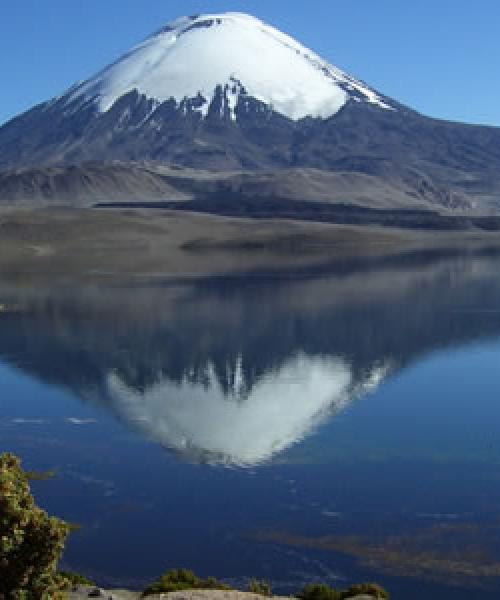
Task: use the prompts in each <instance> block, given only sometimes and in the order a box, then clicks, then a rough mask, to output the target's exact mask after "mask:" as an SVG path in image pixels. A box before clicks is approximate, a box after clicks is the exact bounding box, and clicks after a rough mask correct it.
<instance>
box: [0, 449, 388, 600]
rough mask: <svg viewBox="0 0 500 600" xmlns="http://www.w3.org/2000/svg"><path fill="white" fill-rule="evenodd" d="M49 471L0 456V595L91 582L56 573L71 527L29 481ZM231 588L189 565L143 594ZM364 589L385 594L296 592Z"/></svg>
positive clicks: (24, 595) (335, 599)
mask: <svg viewBox="0 0 500 600" xmlns="http://www.w3.org/2000/svg"><path fill="white" fill-rule="evenodd" d="M51 475H52V474H47V473H45V474H41V475H40V476H38V475H37V474H34V473H31V472H27V471H25V470H24V469H23V468H22V466H21V461H20V459H19V458H17V457H16V456H14V455H13V454H9V453H4V454H1V455H0V600H58V599H62V598H64V597H65V596H66V592H67V591H68V590H69V589H70V588H71V587H72V586H76V585H84V586H90V585H94V583H93V582H92V581H90V580H89V579H87V577H84V576H83V575H79V574H77V573H70V572H62V571H61V572H58V571H57V565H58V562H59V559H60V557H61V554H62V552H63V550H64V545H65V542H66V539H67V537H68V535H69V533H70V532H71V530H72V529H74V526H72V525H70V524H69V523H66V522H65V521H62V520H61V519H58V518H57V517H51V516H49V515H48V514H47V512H46V511H44V510H43V509H41V508H40V507H38V506H37V505H36V502H35V499H34V498H33V495H32V494H31V490H30V481H31V480H33V479H45V478H47V477H48V476H51ZM191 589H200V590H201V589H203V590H225V591H227V590H231V589H233V588H231V587H230V586H229V585H227V584H226V583H223V582H221V581H219V580H218V579H215V578H214V577H208V578H207V579H200V578H199V577H197V576H196V575H195V574H194V573H193V572H192V571H189V570H187V569H175V570H172V571H168V572H167V573H165V574H164V575H162V576H161V577H160V578H159V579H158V580H157V581H155V582H154V583H152V584H151V585H149V586H148V587H147V588H146V589H145V590H144V592H143V594H142V595H143V596H150V595H153V594H161V593H168V592H176V591H182V590H191ZM248 590H249V591H250V592H253V593H255V594H260V595H261V596H271V594H272V590H271V585H270V583H269V582H267V581H264V580H259V579H252V580H251V581H250V583H249V585H248ZM359 594H365V595H368V596H371V597H372V598H376V599H378V600H386V599H387V598H389V595H388V594H387V592H386V591H385V590H384V589H383V588H381V587H380V586H378V585H377V584H372V583H370V584H361V585H355V586H352V587H351V588H349V589H348V590H346V591H343V592H338V591H336V590H334V589H333V588H331V587H329V586H327V585H325V584H312V585H309V586H307V587H305V588H304V590H303V591H302V592H301V593H300V594H298V595H297V596H298V598H300V599H301V600H347V599H348V598H353V597H355V596H356V595H359Z"/></svg>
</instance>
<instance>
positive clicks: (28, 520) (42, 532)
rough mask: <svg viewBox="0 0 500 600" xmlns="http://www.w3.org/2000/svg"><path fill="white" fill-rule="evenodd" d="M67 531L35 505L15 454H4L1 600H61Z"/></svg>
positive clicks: (0, 459) (0, 465)
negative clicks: (61, 566)
mask: <svg viewBox="0 0 500 600" xmlns="http://www.w3.org/2000/svg"><path fill="white" fill-rule="evenodd" d="M68 533H69V526H68V524H67V523H65V522H64V521H61V520H60V519H57V518H55V517H49V515H48V514H47V513H46V512H45V511H44V510H42V509H41V508H39V507H38V506H36V504H35V500H34V498H33V496H32V495H31V491H30V485H29V477H28V474H27V473H26V472H25V471H24V470H23V469H22V467H21V461H20V460H19V459H18V458H17V457H15V456H14V455H12V454H8V453H5V454H1V455H0V598H2V597H4V598H9V600H10V599H12V600H18V599H19V600H25V599H34V600H35V599H37V600H38V599H41V598H43V599H44V598H49V597H51V598H57V597H58V596H59V594H60V592H61V589H62V588H63V587H64V586H65V583H64V581H63V580H62V578H61V577H59V576H58V575H57V573H56V567H57V562H58V560H59V558H60V555H61V553H62V551H63V548H64V543H65V541H66V537H67V535H68Z"/></svg>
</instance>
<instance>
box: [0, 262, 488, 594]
mask: <svg viewBox="0 0 500 600" xmlns="http://www.w3.org/2000/svg"><path fill="white" fill-rule="evenodd" d="M499 269H500V259H499V258H498V257H496V256H495V255H490V254H489V253H484V254H478V255H471V254H469V255H466V256H456V255H446V254H444V255H442V256H440V255H435V254H433V255H432V256H431V257H428V256H425V255H424V256H413V257H406V258H405V259H404V260H403V261H397V260H396V261H394V262H391V261H389V262H388V263H381V264H370V265H368V264H367V265H363V264H352V265H346V266H345V267H344V268H342V269H340V270H339V269H338V268H337V269H332V270H331V272H329V271H328V270H323V271H322V272H320V273H319V272H318V273H302V274H290V275H289V276H286V277H283V276H282V277H278V276H267V277H255V276H254V277H251V278H250V277H246V278H245V277H243V278H231V279H230V278H228V279H224V278H219V279H217V280H209V281H201V282H190V283H186V284H182V283H179V282H177V283H175V284H169V283H168V282H165V284H162V285H157V284H155V285H151V286H147V285H143V286H136V287H126V286H124V287H116V286H115V287H112V286H101V287H81V288H79V287H72V288H57V289H56V288H53V287H50V286H47V287H46V288H44V287H43V286H38V287H37V288H30V287H29V286H25V287H23V288H20V287H19V286H14V285H12V284H8V283H7V282H5V283H3V284H1V285H0V304H4V305H5V306H6V308H5V309H4V310H3V312H1V313H0V436H1V447H0V449H1V450H8V451H12V452H15V453H16V454H19V455H20V456H21V457H22V459H23V462H24V465H25V466H26V468H29V469H36V470H46V469H53V470H55V471H56V472H57V475H56V477H55V478H53V479H51V480H49V481H45V482H36V483H35V484H34V485H33V488H34V492H35V494H36V497H37V499H38V501H39V502H40V503H41V504H42V505H43V506H45V507H46V508H47V509H48V510H49V511H50V512H51V513H54V514H57V515H59V516H62V517H64V518H66V519H67V520H69V521H71V522H73V523H78V524H80V525H81V526H82V528H81V529H80V530H79V531H77V532H75V533H73V534H72V536H71V538H70V541H69V543H68V547H67V550H66V553H65V555H64V561H63V562H64V565H63V566H64V567H65V568H67V569H71V570H76V571H80V572H83V573H85V574H87V575H89V576H92V577H94V578H96V579H97V580H98V582H99V583H101V584H102V585H120V586H131V587H137V588H140V587H141V586H143V585H144V584H145V583H147V582H149V581H150V580H151V579H154V578H155V577H157V576H158V575H159V574H161V573H162V572H163V571H164V570H166V569H168V568H173V567H189V568H191V569H193V570H195V571H196V572H197V573H199V574H200V575H201V576H207V575H215V576H217V577H219V578H222V579H225V580H228V581H229V582H231V583H233V584H235V585H238V586H243V585H245V582H246V581H247V580H248V579H249V578H252V577H259V578H265V579H269V580H270V581H271V582H272V584H273V588H274V589H275V590H276V591H278V592H284V593H288V592H293V591H297V590H298V589H300V587H301V586H303V585H304V584H305V583H308V582H311V581H315V580H320V581H325V582H328V583H330V584H332V585H334V586H338V587H346V586H347V585H349V584H350V583H352V582H356V581H363V580H376V581H379V582H380V583H382V584H383V585H385V586H386V587H387V588H389V589H390V590H391V591H392V592H393V596H394V597H396V598H398V597H401V598H405V599H409V600H412V599H413V598H415V599H417V598H422V597H423V594H427V597H432V598H447V597H450V598H451V597H453V598H454V599H455V598H471V597H475V595H479V594H480V593H482V594H484V597H492V598H496V597H498V593H499V592H500V535H499V533H500V508H499V506H500V504H499V502H498V498H499V496H500V469H499V465H500V428H499V425H498V424H499V423H500V402H499V390H500V362H499V358H500V277H499V276H498V275H497V273H499V272H500V270H499ZM482 597H483V596H482Z"/></svg>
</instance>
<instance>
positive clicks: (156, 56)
mask: <svg viewBox="0 0 500 600" xmlns="http://www.w3.org/2000/svg"><path fill="white" fill-rule="evenodd" d="M235 83H237V84H239V85H238V86H237V87H236V88H235V87H234V84H235ZM226 86H227V87H228V88H229V89H230V90H233V91H231V92H230V93H229V98H228V101H229V105H230V110H231V115H232V117H233V118H236V117H235V108H236V105H237V102H238V99H239V96H240V95H241V94H242V93H245V94H247V95H248V96H251V97H253V98H255V99H257V100H259V101H260V102H262V103H264V104H266V105H268V106H270V107H272V109H273V110H275V111H276V112H278V113H281V114H282V115H284V116H286V117H288V118H290V119H293V120H298V119H301V118H303V117H306V116H312V117H321V118H328V117H330V116H332V115H334V114H335V113H337V112H338V111H339V110H340V109H341V108H342V106H344V104H345V103H346V102H347V101H348V100H349V99H350V98H351V99H354V100H356V101H358V102H368V103H373V104H377V105H379V106H381V107H383V108H390V106H389V105H388V104H386V103H385V101H384V100H382V98H381V97H380V96H379V95H378V94H377V93H376V92H375V91H374V90H372V89H370V88H369V87H367V86H366V85H365V84H363V83H362V82H360V81H357V80H356V79H354V78H352V77H350V76H349V75H347V74H346V73H344V72H343V71H341V70H340V69H338V68H337V67H335V66H333V65H331V64H330V63H328V62H327V61H325V60H323V59H322V58H321V57H320V56H318V55H317V54H315V53H314V52H313V51H312V50H310V49H308V48H306V47H305V46H303V45H302V44H300V43H299V42H297V41H296V40H294V39H293V38H292V37H290V36H288V35H287V34H285V33H282V32H281V31H279V30H278V29H276V28H274V27H272V26H270V25H267V24H266V23H264V22H263V21H261V20H259V19H258V18H256V17H254V16H252V15H248V14H245V13H238V12H227V13H218V14H202V15H194V16H187V17H181V18H179V19H176V20H175V21H172V22H171V23H168V24H167V25H166V26H165V27H163V28H162V29H160V30H159V31H158V32H156V33H155V34H153V35H152V36H150V37H148V38H147V39H146V40H144V41H143V42H142V43H141V44H139V45H138V46H136V47H135V48H133V49H132V50H131V51H130V52H128V53H127V54H125V55H124V56H122V57H121V58H119V59H118V60H117V61H116V62H115V63H113V64H112V65H110V66H108V67H106V68H105V69H103V70H102V71H101V72H100V73H98V74H97V75H96V76H95V77H92V78H91V79H89V80H88V81H86V82H84V83H83V84H81V85H80V86H78V87H77V88H76V90H74V91H73V93H72V94H71V96H70V100H71V101H73V100H74V99H75V98H79V97H84V98H86V99H89V100H92V101H94V102H96V104H97V106H98V108H99V110H100V111H101V112H106V111H107V110H109V109H110V108H111V107H112V106H113V104H114V103H115V102H116V101H117V100H118V99H119V98H121V97H122V96H124V95H125V94H127V93H129V92H131V91H133V90H137V91H138V92H139V93H140V94H143V95H145V96H146V97H148V98H150V99H153V100H154V101H156V102H157V103H161V102H165V101H167V100H169V99H171V98H173V99H174V100H176V102H178V103H180V102H181V101H183V100H185V99H191V98H199V97H200V96H201V97H202V98H203V102H201V103H198V105H199V106H198V110H199V112H201V113H202V114H203V116H205V115H206V113H207V111H208V107H209V106H210V102H211V100H212V99H213V97H214V93H215V90H216V89H217V88H218V87H222V88H226Z"/></svg>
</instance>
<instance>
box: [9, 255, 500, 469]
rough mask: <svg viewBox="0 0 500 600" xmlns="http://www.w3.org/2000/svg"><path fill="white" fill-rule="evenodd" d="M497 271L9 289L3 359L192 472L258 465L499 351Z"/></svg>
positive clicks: (351, 272)
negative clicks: (448, 360) (429, 359)
mask: <svg viewBox="0 0 500 600" xmlns="http://www.w3.org/2000/svg"><path fill="white" fill-rule="evenodd" d="M499 266H500V259H499V258H498V257H497V256H496V255H491V254H489V253H488V252H483V253H476V254H464V255H455V254H451V253H448V254H445V253H443V254H439V253H434V252H433V253H429V254H419V255H405V256H400V257H395V258H393V259H386V260H385V261H380V262H378V263H374V264H371V265H369V264H361V263H353V264H351V265H344V266H342V267H341V268H337V270H336V271H331V272H323V273H316V274H309V275H306V274H302V276H300V277H299V276H294V277H292V276H290V277H280V278H273V277H262V278H259V277H252V278H250V277H247V278H226V279H211V280H205V281H199V282H194V283H189V284H177V285H174V284H170V285H165V286H151V287H145V286H141V287H123V288H117V287H114V288H111V287H110V288H98V287H95V288H91V287H86V288H82V289H58V290H53V289H52V290H51V289H47V290H36V291H34V290H30V289H29V288H25V289H20V288H15V287H12V286H8V285H6V284H5V285H3V286H0V304H1V305H2V306H3V311H2V312H0V359H1V360H2V361H4V362H6V363H9V364H12V365H16V366H17V367H19V368H21V369H23V370H24V371H25V372H26V373H29V374H30V375H31V376H33V377H36V378H38V379H40V380H42V381H44V382H47V383H52V384H56V385H59V386H64V387H65V388H67V389H69V390H70V391H71V393H72V394H74V395H76V396H77V397H79V398H81V399H83V400H85V401H88V402H92V403H95V404H99V405H101V406H103V407H106V409H108V410H109V411H111V412H112V413H113V414H115V415H116V416H118V417H119V418H120V419H122V420H123V421H124V422H126V423H127V424H130V425H131V426H132V427H133V428H135V429H136V430H139V431H141V432H143V433H144V434H145V435H146V436H148V437H150V438H151V439H154V440H156V441H157V442H159V443H160V444H162V445H164V446H165V447H167V448H169V449H172V450H174V451H175V452H176V453H178V454H180V455H181V456H183V457H185V458H188V459H190V460H196V461H206V462H211V463H224V464H238V465H253V464H257V463H261V462H263V461H266V460H269V459H270V458H272V457H273V456H275V455H277V454H278V453H279V452H282V451H283V450H285V449H286V448H288V447H290V446H291V445H292V444H294V443H296V442H297V441H299V440H302V439H304V438H305V437H306V436H307V435H309V434H311V432H313V431H314V430H315V428H316V427H317V426H318V425H320V424H321V423H323V422H325V421H326V420H328V419H329V418H331V417H332V416H333V415H335V414H336V413H338V412H339V411H341V410H342V409H343V408H345V407H346V406H347V405H348V404H349V403H351V402H352V401H353V400H355V399H356V398H358V397H360V396H362V395H364V394H366V393H367V392H368V391H370V390H372V389H374V388H375V387H376V386H377V385H378V384H379V383H380V382H381V381H382V380H383V379H384V378H385V377H386V376H387V375H388V374H389V373H391V372H394V371H396V370H398V369H401V368H404V366H405V365H407V364H408V363H409V362H410V361H412V360H415V359H416V358H418V357H420V356H423V355H425V354H426V353H428V352H430V351H433V350H435V349H438V348H442V347H447V346H454V345H459V344H463V343H467V342H470V341H473V340H477V339H481V338H485V337H488V336H493V335H498V334H499V332H500V313H497V312H495V311H496V309H497V307H498V306H499V301H500V281H499V278H498V277H497V273H498V267H499ZM486 316H487V318H486Z"/></svg>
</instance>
